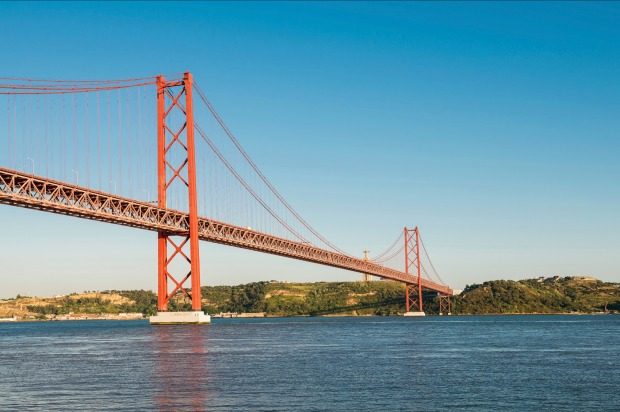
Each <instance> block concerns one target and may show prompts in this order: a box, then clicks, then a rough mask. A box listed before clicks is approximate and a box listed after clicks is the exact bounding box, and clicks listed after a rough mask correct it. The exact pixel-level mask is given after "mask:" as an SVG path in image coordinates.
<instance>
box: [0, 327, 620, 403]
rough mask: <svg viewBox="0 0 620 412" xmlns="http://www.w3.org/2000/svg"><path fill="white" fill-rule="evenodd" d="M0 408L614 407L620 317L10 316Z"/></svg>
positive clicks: (618, 396) (0, 347) (619, 375)
mask: <svg viewBox="0 0 620 412" xmlns="http://www.w3.org/2000/svg"><path fill="white" fill-rule="evenodd" d="M0 410H19V411H24V410H37V411H39V410H45V411H66V410H80V411H83V410H96V411H103V410H114V411H127V410H165V411H168V410H180V411H185V410H214V411H227V410H250V411H257V410H264V411H323V410H331V411H399V410H402V411H434V410H438V411H440V410H471V411H483V410H489V411H491V410H493V411H498V410H499V411H526V410H530V411H540V410H553V411H618V410H620V316H561V315H555V316H542V315H540V316H451V317H426V318H400V317H358V318H354V317H343V318H284V319H214V322H213V324H211V325H208V326H202V325H201V326H150V325H149V324H148V322H146V321H74V322H32V323H10V324H9V323H4V324H0Z"/></svg>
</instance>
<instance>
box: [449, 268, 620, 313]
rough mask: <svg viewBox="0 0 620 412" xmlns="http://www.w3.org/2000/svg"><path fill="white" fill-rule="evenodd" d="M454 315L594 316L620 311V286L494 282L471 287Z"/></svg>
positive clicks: (576, 280)
mask: <svg viewBox="0 0 620 412" xmlns="http://www.w3.org/2000/svg"><path fill="white" fill-rule="evenodd" d="M453 303H454V309H453V313H461V314H501V313H593V312H604V311H605V307H606V306H607V310H608V311H612V312H619V311H620V284H618V283H605V282H601V281H600V280H597V279H593V278H590V277H586V276H575V277H564V278H561V277H559V276H555V277H550V278H538V279H526V280H520V281H512V280H494V281H490V282H484V283H483V284H482V285H472V286H468V287H467V288H466V289H465V290H464V291H463V293H461V295H460V296H457V297H455V299H454V300H453Z"/></svg>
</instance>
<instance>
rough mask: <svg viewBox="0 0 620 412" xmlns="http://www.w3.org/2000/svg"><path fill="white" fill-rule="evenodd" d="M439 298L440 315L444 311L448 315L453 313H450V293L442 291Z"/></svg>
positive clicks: (438, 295)
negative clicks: (446, 293)
mask: <svg viewBox="0 0 620 412" xmlns="http://www.w3.org/2000/svg"><path fill="white" fill-rule="evenodd" d="M437 297H438V298H439V316H441V315H443V314H444V313H445V314H447V315H451V313H450V295H443V294H441V293H438V294H437Z"/></svg>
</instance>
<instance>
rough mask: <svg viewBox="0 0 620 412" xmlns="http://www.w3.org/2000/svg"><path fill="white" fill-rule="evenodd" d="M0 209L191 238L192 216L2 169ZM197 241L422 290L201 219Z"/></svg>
mask: <svg viewBox="0 0 620 412" xmlns="http://www.w3.org/2000/svg"><path fill="white" fill-rule="evenodd" d="M0 203H3V204H8V205H12V206H19V207H25V208H30V209H36V210H42V211H47V212H53V213H59V214H64V215H68V216H74V217H80V218H83V219H90V220H97V221H101V222H107V223H114V224H118V225H123V226H129V227H134V228H138V229H145V230H152V231H155V232H160V233H166V234H168V235H178V236H187V235H188V233H189V214H188V213H184V212H180V211H177V210H172V209H167V208H165V207H158V206H156V205H152V204H150V203H146V202H138V201H135V200H132V199H127V198H123V197H119V196H116V195H113V194H109V193H104V192H99V191H93V190H90V189H87V188H84V187H79V186H75V185H71V184H66V183H62V182H59V181H54V180H50V179H46V178H42V177H37V176H33V175H29V174H26V173H23V172H19V171H15V170H10V169H5V168H0ZM198 236H199V238H200V240H202V241H207V242H213V243H219V244H223V245H227V246H233V247H238V248H243V249H249V250H254V251H258V252H263V253H269V254H273V255H278V256H284V257H288V258H292V259H298V260H304V261H307V262H312V263H317V264H321V265H326V266H332V267H336V268H340V269H346V270H351V271H353V272H359V273H368V274H370V275H373V276H378V277H381V278H385V279H391V280H396V281H399V282H403V283H405V284H408V285H415V286H417V285H418V277H417V276H413V275H411V274H407V273H404V272H400V271H397V270H394V269H390V268H387V267H383V266H380V265H377V264H374V263H372V262H369V261H365V260H363V259H357V258H354V257H351V256H348V255H343V254H339V253H336V252H332V251H329V250H325V249H321V248H318V247H315V246H312V245H309V244H305V243H299V242H294V241H291V240H288V239H283V238H280V237H277V236H273V235H269V234H266V233H261V232H257V231H255V230H251V229H246V228H243V227H239V226H234V225H230V224H228V223H223V222H218V221H216V220H212V219H207V218H202V217H201V218H198ZM420 285H421V287H422V288H424V289H428V290H432V291H436V292H440V293H442V294H446V295H451V294H452V289H450V288H448V287H446V286H443V285H440V284H437V283H434V282H431V281H430V280H427V279H423V278H422V279H420Z"/></svg>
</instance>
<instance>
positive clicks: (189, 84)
mask: <svg viewBox="0 0 620 412" xmlns="http://www.w3.org/2000/svg"><path fill="white" fill-rule="evenodd" d="M0 96H1V97H2V98H1V101H0V106H5V107H2V109H4V110H1V112H0V122H1V123H3V125H2V124H0V127H2V126H3V128H2V129H0V145H2V146H3V150H1V151H0V203H2V204H5V205H10V206H18V207H24V208H29V209H34V210H40V211H46V212H52V213H59V214H64V215H67V216H73V217H79V218H82V219H90V220H96V221H100V222H105V223H113V224H118V225H124V226H129V227H133V228H137V229H144V230H150V231H153V232H156V233H157V250H158V273H157V277H158V290H157V296H158V304H157V305H158V315H157V316H156V317H152V318H151V321H152V323H208V322H209V319H210V318H209V316H208V315H205V314H204V313H203V312H202V310H201V305H202V301H201V293H200V286H201V283H200V256H199V247H198V245H199V242H200V241H206V242H214V243H219V244H223V245H227V246H233V247H238V248H244V249H249V250H254V251H258V252H262V253H269V254H273V255H279V256H283V257H287V258H292V259H299V260H304V261H307V262H312V263H316V264H320V265H327V266H332V267H336V268H341V269H345V270H349V271H353V272H358V273H361V274H363V275H364V276H366V277H370V276H377V277H379V278H382V279H388V280H393V281H398V282H402V283H404V284H405V307H406V311H407V314H410V315H421V314H423V299H422V297H423V291H425V290H426V291H432V292H436V293H437V294H438V296H439V302H440V313H446V312H447V313H449V312H450V296H451V295H452V289H450V288H449V287H448V286H447V285H446V284H445V282H443V280H442V279H441V277H440V276H439V274H438V273H437V271H436V270H435V267H434V265H433V263H432V261H431V260H430V256H429V254H428V252H427V250H426V247H425V245H424V242H423V240H422V237H421V235H420V231H419V230H418V228H417V227H415V228H413V229H408V228H404V230H402V231H400V234H399V236H398V237H397V238H396V240H395V241H394V242H393V243H392V244H391V245H390V246H389V247H388V248H387V249H386V250H385V251H383V252H382V253H379V254H378V255H376V256H373V257H368V256H366V257H365V258H358V257H356V256H354V255H352V254H349V253H346V252H345V251H343V250H342V249H340V248H339V247H337V246H335V245H334V244H332V243H331V242H329V241H328V240H327V239H326V238H325V237H323V236H322V235H321V234H320V233H319V232H318V231H316V230H315V229H314V228H313V227H312V226H311V225H310V224H308V223H307V222H306V221H305V220H304V219H303V218H302V217H301V216H300V215H299V214H298V213H297V212H296V211H295V209H293V207H292V206H291V205H290V204H289V203H288V202H287V201H286V200H285V199H284V197H283V196H282V195H281V194H280V193H279V192H278V191H277V190H276V189H275V188H274V186H273V185H272V184H271V183H270V181H269V180H268V179H267V178H266V177H265V175H264V174H263V173H262V172H261V171H260V170H259V168H258V167H257V166H256V164H255V163H254V162H253V161H252V159H251V158H250V157H249V155H248V154H247V153H246V151H245V150H244V149H243V147H242V146H241V144H240V143H239V141H238V140H237V138H236V137H235V136H234V135H233V133H232V132H231V131H230V129H229V128H228V127H227V126H226V124H225V123H224V121H223V120H222V118H221V117H220V116H219V115H218V113H217V112H216V110H215V108H214V107H213V105H212V104H211V102H210V101H209V100H208V99H207V97H206V94H205V93H204V92H203V90H202V89H201V88H200V87H199V85H198V84H197V83H196V82H195V81H194V79H193V77H192V75H191V73H189V72H186V73H183V74H174V75H166V76H162V75H160V76H152V77H144V78H133V79H123V80H41V79H23V78H6V77H5V78H0ZM195 97H197V98H195ZM179 294H180V295H182V296H184V297H185V298H187V299H188V300H189V301H191V306H192V311H191V312H180V313H179V312H170V311H168V304H169V302H170V300H171V299H172V298H173V297H175V296H177V295H179Z"/></svg>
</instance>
